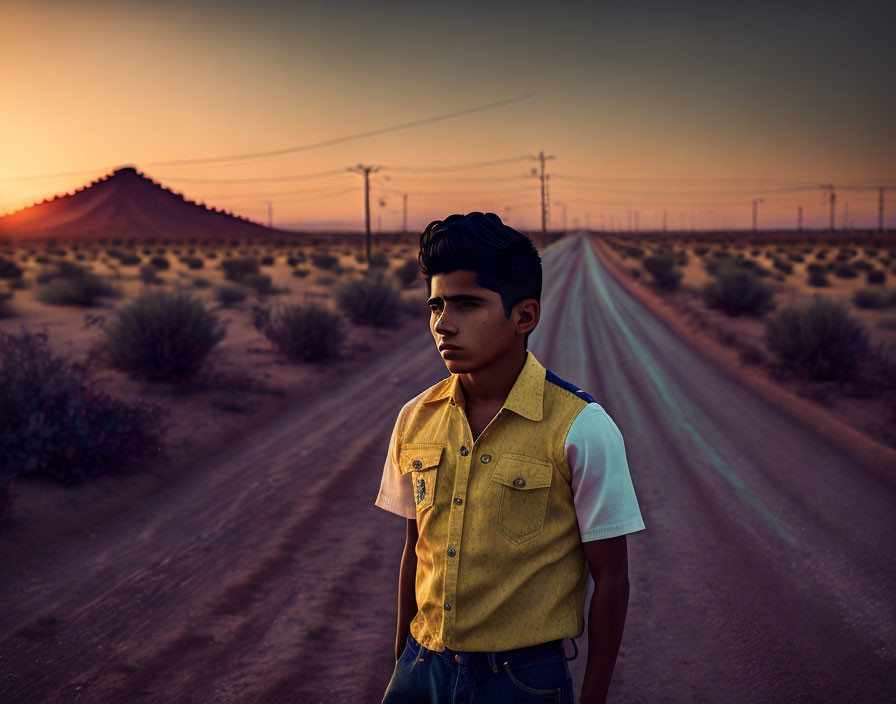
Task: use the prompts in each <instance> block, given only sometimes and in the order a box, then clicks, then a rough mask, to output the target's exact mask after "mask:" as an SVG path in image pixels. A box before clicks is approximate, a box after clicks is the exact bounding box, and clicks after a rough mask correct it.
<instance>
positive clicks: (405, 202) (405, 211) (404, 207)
mask: <svg viewBox="0 0 896 704" xmlns="http://www.w3.org/2000/svg"><path fill="white" fill-rule="evenodd" d="M401 201H402V211H401V212H402V216H401V222H402V230H401V231H402V232H404V233H407V231H408V194H407V193H402V194H401Z"/></svg>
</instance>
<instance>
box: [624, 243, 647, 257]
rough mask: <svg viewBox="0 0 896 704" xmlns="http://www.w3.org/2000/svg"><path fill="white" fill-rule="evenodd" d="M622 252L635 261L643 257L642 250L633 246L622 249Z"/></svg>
mask: <svg viewBox="0 0 896 704" xmlns="http://www.w3.org/2000/svg"><path fill="white" fill-rule="evenodd" d="M622 251H624V252H625V253H626V254H627V255H628V256H630V257H635V258H636V259H640V258H641V257H643V256H644V250H643V249H641V248H640V247H635V246H633V245H629V246H627V247H623V248H622Z"/></svg>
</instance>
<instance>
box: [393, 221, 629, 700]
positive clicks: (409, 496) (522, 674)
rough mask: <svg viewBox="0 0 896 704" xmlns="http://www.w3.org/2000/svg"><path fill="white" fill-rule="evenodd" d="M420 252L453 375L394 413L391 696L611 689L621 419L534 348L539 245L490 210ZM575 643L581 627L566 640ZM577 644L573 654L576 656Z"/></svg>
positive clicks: (623, 502)
mask: <svg viewBox="0 0 896 704" xmlns="http://www.w3.org/2000/svg"><path fill="white" fill-rule="evenodd" d="M418 260H419V262H420V268H421V270H422V271H423V274H424V275H425V276H426V282H427V288H428V291H429V295H430V298H429V301H428V305H429V307H430V310H431V318H430V330H431V331H432V334H433V338H434V339H435V342H436V346H437V347H438V349H439V353H440V354H441V356H442V359H443V360H444V362H445V365H446V367H447V368H448V371H449V372H451V376H450V377H448V378H447V379H444V380H443V381H440V382H439V383H437V384H435V385H433V386H431V387H430V388H428V389H426V390H425V391H424V392H422V393H421V394H419V395H418V396H416V397H415V398H413V399H411V400H410V401H409V402H408V403H406V404H405V405H404V407H403V408H402V409H401V411H400V412H399V414H398V419H397V421H396V423H395V428H394V430H393V432H392V438H391V441H390V445H389V451H388V457H387V459H386V463H385V467H384V468H383V478H382V483H381V486H380V492H379V496H378V497H377V500H376V505H377V506H379V507H381V508H383V509H386V510H387V511H391V512H393V513H397V514H398V515H400V516H404V517H405V518H407V519H408V521H407V539H406V542H405V547H404V554H403V556H402V560H401V569H400V573H399V588H398V629H397V633H396V640H395V655H396V659H397V662H396V664H395V670H394V673H393V675H392V679H391V681H390V682H389V686H388V689H387V690H386V694H385V696H384V698H383V703H384V704H405V703H407V704H411V703H413V704H442V703H443V702H452V703H454V702H472V703H480V702H481V703H489V704H500V703H501V702H529V701H533V702H535V701H538V702H545V701H554V702H569V703H571V702H572V701H573V692H572V677H571V676H570V672H569V667H568V665H567V664H566V660H567V658H566V655H565V652H564V649H563V639H565V638H570V639H572V638H576V637H578V636H580V635H581V634H582V632H583V631H584V604H585V594H586V589H587V583H588V574H589V571H590V574H591V576H592V577H593V578H594V583H595V589H594V596H593V597H592V599H591V606H590V614H589V622H588V644H589V648H588V661H587V665H586V669H585V678H584V682H583V686H582V692H581V696H580V699H579V702H581V703H582V704H596V703H598V702H604V701H605V700H606V695H607V689H608V688H609V685H610V678H611V676H612V673H613V668H614V666H615V662H616V655H617V653H618V651H619V644H620V641H621V640H622V630H623V625H624V623H625V614H626V609H627V605H628V591H629V583H628V565H627V552H626V538H625V535H626V534H627V533H632V532H634V531H638V530H643V529H644V527H645V526H644V522H643V520H642V518H641V513H640V510H639V507H638V502H637V499H636V497H635V492H634V488H633V486H632V481H631V477H630V475H629V470H628V465H627V462H626V456H625V447H624V444H623V440H622V435H621V433H620V432H619V429H618V428H617V426H616V424H615V423H614V422H613V420H612V419H611V418H610V416H609V415H608V414H607V413H606V411H604V409H603V408H602V407H601V406H600V405H599V404H598V403H597V402H596V401H595V400H594V399H593V398H592V397H591V396H590V395H589V394H587V393H586V392H585V391H583V390H581V389H579V388H577V387H576V386H575V385H574V384H570V383H569V382H567V381H564V380H563V379H560V378H559V377H557V376H556V375H555V374H554V373H553V372H551V371H548V370H546V369H545V368H544V367H543V366H542V365H541V364H540V363H539V362H538V360H537V359H536V358H535V356H534V355H533V354H532V352H531V350H529V349H528V346H527V341H528V336H529V333H531V332H532V330H533V329H534V328H535V326H536V325H537V324H538V318H539V300H540V298H541V258H540V257H539V255H538V252H537V250H536V248H535V246H534V244H533V243H532V242H531V241H530V240H529V238H528V237H526V236H525V235H523V234H521V233H519V232H517V231H516V230H514V229H512V228H510V227H508V226H506V225H504V224H503V223H502V222H501V220H500V219H499V218H498V216H497V215H495V214H494V213H485V214H483V213H478V212H475V213H470V214H468V215H465V216H462V215H451V216H449V217H448V218H446V219H445V220H436V221H434V222H432V223H430V224H429V225H428V226H427V227H426V229H425V230H424V232H423V234H422V235H421V238H420V253H419V257H418ZM573 646H575V642H574V641H573ZM570 659H571V658H570Z"/></svg>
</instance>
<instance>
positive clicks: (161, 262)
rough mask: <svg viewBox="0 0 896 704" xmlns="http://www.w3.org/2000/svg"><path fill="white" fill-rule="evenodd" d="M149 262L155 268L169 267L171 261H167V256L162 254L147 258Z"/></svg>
mask: <svg viewBox="0 0 896 704" xmlns="http://www.w3.org/2000/svg"><path fill="white" fill-rule="evenodd" d="M149 263H150V264H152V265H153V266H154V267H155V268H156V269H170V268H171V262H169V261H168V257H164V256H161V255H159V256H155V257H153V258H152V259H150V260H149Z"/></svg>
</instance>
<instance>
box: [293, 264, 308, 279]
mask: <svg viewBox="0 0 896 704" xmlns="http://www.w3.org/2000/svg"><path fill="white" fill-rule="evenodd" d="M310 273H311V269H303V268H302V267H300V266H297V267H296V268H295V269H293V270H292V275H293V276H298V277H303V276H308V274H310Z"/></svg>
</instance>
